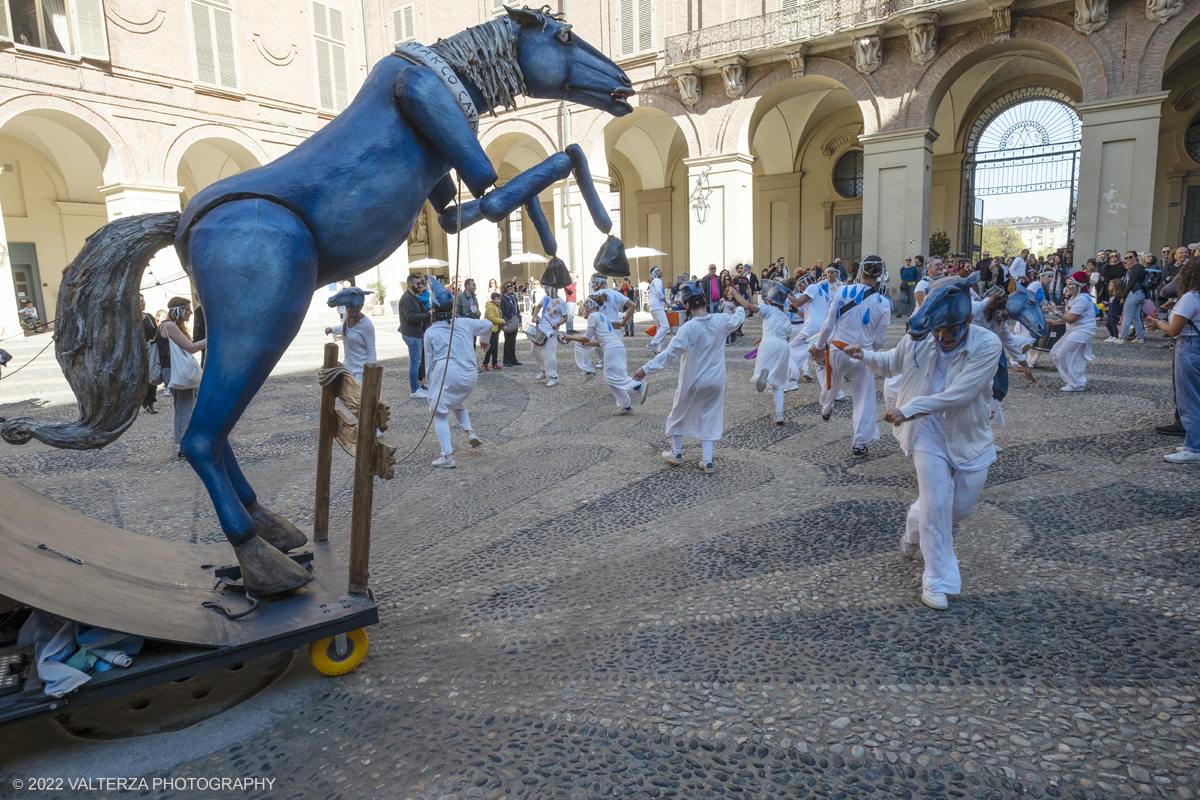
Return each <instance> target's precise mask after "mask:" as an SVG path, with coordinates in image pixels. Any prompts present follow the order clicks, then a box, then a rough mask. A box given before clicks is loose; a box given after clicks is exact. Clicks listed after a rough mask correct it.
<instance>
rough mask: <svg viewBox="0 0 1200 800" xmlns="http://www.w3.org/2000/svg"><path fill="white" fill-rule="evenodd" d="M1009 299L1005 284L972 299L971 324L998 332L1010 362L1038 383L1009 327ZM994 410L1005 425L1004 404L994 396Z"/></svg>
mask: <svg viewBox="0 0 1200 800" xmlns="http://www.w3.org/2000/svg"><path fill="white" fill-rule="evenodd" d="M1007 300H1008V292H1006V291H1005V289H1004V287H1003V286H999V285H998V286H993V287H992V288H991V289H989V290H988V292H987V294H986V295H984V297H983V299H982V300H973V301H971V324H972V325H979V326H980V327H983V328H987V329H988V330H989V331H991V332H992V333H994V334H996V338H998V339H999V340H1000V344H1001V345H1002V346H1003V347H1004V352H1005V354H1006V355H1007V356H1008V361H1009V363H1010V364H1015V365H1016V366H1018V367H1020V368H1021V372H1022V373H1023V374H1024V375H1025V379H1026V380H1028V381H1029V382H1030V383H1037V378H1035V377H1033V370H1032V369H1030V367H1029V362H1028V361H1026V359H1025V354H1024V353H1023V352H1021V345H1020V342H1018V340H1017V337H1016V336H1014V335H1013V332H1012V331H1011V330H1009V327H1008V320H1009V316H1008V312H1007V311H1006V310H1005V308H1004V304H1005V302H1006V301H1007ZM992 412H993V414H995V417H994V419H995V421H996V422H998V423H999V424H1000V425H1004V405H1003V404H1002V403H1001V402H1000V401H999V400H996V399H995V398H992Z"/></svg>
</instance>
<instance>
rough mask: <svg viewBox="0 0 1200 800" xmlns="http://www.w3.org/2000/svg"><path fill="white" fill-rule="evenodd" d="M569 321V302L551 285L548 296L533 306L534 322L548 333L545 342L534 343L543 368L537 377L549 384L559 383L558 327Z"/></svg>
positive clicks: (536, 354)
mask: <svg viewBox="0 0 1200 800" xmlns="http://www.w3.org/2000/svg"><path fill="white" fill-rule="evenodd" d="M566 321H567V304H566V303H564V302H563V301H562V298H560V297H559V296H558V289H556V288H554V287H553V286H549V287H547V289H546V296H545V297H543V298H542V301H541V302H540V303H538V304H537V305H536V306H534V307H533V324H535V325H537V326H538V329H539V330H541V332H542V333H544V334H546V342H545V344H537V343H532V344H533V358H534V360H535V361H537V363H538V366H539V367H541V368H542V371H541V373H539V374H538V376H537V379H538V380H541V379H543V378H546V379H547V380H546V385H547V386H555V385H557V384H558V329H559V328H560V327H562V324H563V323H564V322H566Z"/></svg>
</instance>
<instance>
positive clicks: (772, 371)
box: [731, 279, 792, 425]
mask: <svg viewBox="0 0 1200 800" xmlns="http://www.w3.org/2000/svg"><path fill="white" fill-rule="evenodd" d="M759 286H760V289H759V292H760V295H761V297H762V300H763V302H762V303H760V304H758V305H755V304H753V303H751V302H749V301H748V300H746V299H745V298H743V297H742V296H741V294H740V293H738V292H731V294H732V295H733V300H734V302H735V303H737V304H738V305H740V306H741V307H742V308H743V309H744V310H746V311H757V312H758V313H760V314H762V319H763V323H762V325H763V326H762V340H761V341H760V342H759V343H758V354H757V355H756V356H755V358H754V374H753V376H752V377H751V379H750V380H751V382H752V383H753V384H754V388H755V389H757V390H758V391H759V392H763V391H765V390H766V388H767V387H768V386H770V387H771V394H772V396H773V397H774V398H775V424H776V425H782V424H783V387H784V386H785V385H786V384H787V379H788V368H789V367H790V362H789V359H788V356H789V355H791V348H789V347H788V334H790V333H791V331H792V321H791V318H790V317H789V316H788V314H787V312H786V311H784V310H783V305H784V303H786V302H788V298H789V296H790V295H789V293H788V290H787V287H786V286H784V285H783V284H782V283H778V282H776V281H773V280H768V279H764V280H763V281H761V282H760V283H759Z"/></svg>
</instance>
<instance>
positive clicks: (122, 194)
mask: <svg viewBox="0 0 1200 800" xmlns="http://www.w3.org/2000/svg"><path fill="white" fill-rule="evenodd" d="M181 192H183V187H182V186H162V185H158V184H143V183H110V184H107V185H105V186H101V187H100V196H101V197H102V198H104V204H105V206H106V207H107V210H108V219H109V221H112V220H114V219H116V218H117V217H132V216H135V215H137V214H157V213H161V212H164V211H179V210H180V209H179V199H180V194H181ZM71 257H72V258H74V254H72V255H71ZM142 294H143V295H145V297H146V310H147V311H149V312H150V313H151V314H153V313H155V312H156V311H158V310H159V309H163V308H166V307H167V300H169V299H170V298H172V297H175V296H179V297H191V296H192V282H191V280H190V279H189V278H188V277H187V275H185V274H184V272H183V265H182V264H181V263H180V262H179V256H178V255H176V253H175V248H174V247H164V248H163V249H162V250H159V251H158V253H157V254H156V255H155V256H154V258H152V259H150V263H149V264H148V265H147V266H146V272H145V273H144V274H143V275H142Z"/></svg>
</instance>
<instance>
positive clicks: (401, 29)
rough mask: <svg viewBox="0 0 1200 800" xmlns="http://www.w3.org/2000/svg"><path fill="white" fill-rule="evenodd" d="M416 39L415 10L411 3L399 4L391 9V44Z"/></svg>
mask: <svg viewBox="0 0 1200 800" xmlns="http://www.w3.org/2000/svg"><path fill="white" fill-rule="evenodd" d="M416 40H417V20H416V11H415V10H414V9H413V7H412V6H411V5H408V6H400V7H399V8H397V9H395V10H393V11H392V44H393V45H397V44H404V43H405V42H415V41H416Z"/></svg>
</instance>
